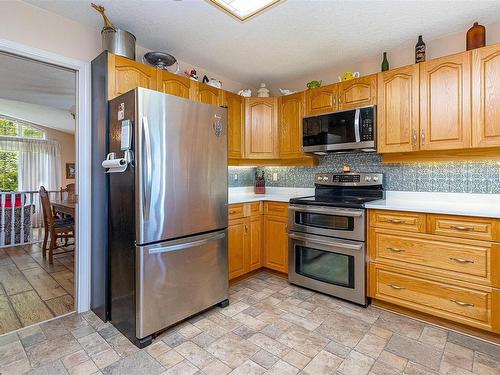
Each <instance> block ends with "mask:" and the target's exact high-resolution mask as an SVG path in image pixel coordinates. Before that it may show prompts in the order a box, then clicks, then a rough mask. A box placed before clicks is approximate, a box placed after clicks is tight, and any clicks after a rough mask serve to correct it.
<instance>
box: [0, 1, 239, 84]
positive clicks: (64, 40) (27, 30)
mask: <svg viewBox="0 0 500 375" xmlns="http://www.w3.org/2000/svg"><path fill="white" fill-rule="evenodd" d="M0 4H1V11H0V25H2V26H1V27H0V39H6V40H10V41H12V42H16V43H21V44H24V45H27V46H30V47H34V48H38V49H42V50H45V51H49V52H52V53H56V54H59V55H61V56H65V57H69V58H74V59H78V60H82V61H92V60H93V59H94V57H96V56H97V55H99V53H101V35H100V30H94V29H92V28H89V27H86V26H84V25H82V24H80V23H78V22H75V21H73V20H70V19H68V18H65V17H62V16H60V15H57V14H55V13H52V12H49V11H46V10H44V9H41V8H38V7H36V6H33V5H31V4H27V3H24V2H22V1H16V0H8V1H1V2H0ZM146 51H148V50H147V49H145V48H144V47H142V46H140V45H138V46H137V49H136V57H137V59H138V60H139V59H140V58H142V55H143V54H144V53H145V52H146ZM180 63H181V71H182V72H183V71H184V70H185V69H191V68H192V67H194V68H195V69H196V70H197V71H198V74H199V76H200V79H201V78H202V77H203V74H207V76H208V77H210V78H211V77H213V78H217V79H219V80H220V81H222V83H223V87H224V88H225V89H226V90H229V91H234V92H236V91H239V90H241V89H242V88H246V87H248V85H247V84H244V83H240V82H236V81H232V80H230V79H227V78H225V77H224V76H222V75H218V74H215V73H211V72H207V71H205V70H204V69H203V68H200V67H196V66H194V65H193V64H190V63H188V62H183V61H181V62H180ZM182 69H183V70H182ZM200 73H201V75H200Z"/></svg>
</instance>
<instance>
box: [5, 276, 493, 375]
mask: <svg viewBox="0 0 500 375" xmlns="http://www.w3.org/2000/svg"><path fill="white" fill-rule="evenodd" d="M263 292H265V293H263ZM229 295H230V297H229V299H230V302H231V304H230V305H229V306H230V307H229V308H226V309H220V308H218V307H216V308H213V309H211V310H208V311H206V312H204V313H202V314H200V315H198V316H195V317H193V318H191V319H188V320H187V321H185V322H182V323H180V324H177V325H176V326H174V327H172V328H170V329H168V330H167V331H166V332H165V333H163V334H162V335H160V336H159V337H157V338H156V339H155V340H154V342H153V344H151V345H150V346H149V347H147V348H145V349H143V350H139V349H137V348H135V347H134V348H133V349H132V347H131V344H130V342H129V341H128V340H127V339H125V337H124V336H122V335H121V333H119V332H117V331H116V330H114V329H112V326H111V325H110V324H109V323H102V322H101V321H100V320H99V318H97V317H96V316H95V315H94V314H93V313H92V312H86V313H83V314H73V315H70V316H66V317H63V318H60V319H58V320H55V321H53V322H54V323H53V322H49V323H45V324H42V325H41V326H38V327H30V328H26V329H24V330H22V331H19V332H17V333H13V334H10V335H8V336H0V373H1V374H22V373H26V372H29V371H32V372H30V373H33V374H67V373H69V374H93V373H99V372H98V371H99V370H100V371H101V372H100V373H102V374H128V375H135V374H136V375H144V374H182V375H189V374H205V375H225V374H229V373H231V374H269V375H271V374H277V375H278V374H279V375H287V374H290V375H295V374H299V373H301V374H304V375H307V374H311V375H317V374H334V373H335V374H342V375H348V374H355V375H360V374H378V375H391V374H435V375H436V374H438V373H440V374H468V375H471V374H472V375H474V374H476V375H480V374H499V373H500V346H498V345H495V344H490V343H487V342H485V341H481V340H477V339H474V338H471V337H468V336H464V335H460V334H458V333H455V332H450V331H447V330H445V329H441V328H436V327H434V326H431V325H427V324H425V323H422V322H419V321H416V320H413V319H410V318H406V317H404V316H401V315H396V314H392V313H389V312H386V311H382V310H378V309H377V308H375V307H372V306H369V307H368V308H362V307H359V306H357V305H353V304H350V303H348V302H345V301H341V300H338V299H335V298H333V297H329V296H326V295H323V294H319V293H315V292H312V291H310V290H306V289H302V288H299V287H297V286H293V285H290V284H288V282H287V280H286V279H283V278H280V277H277V276H274V275H270V274H268V273H265V272H262V273H259V274H257V275H254V276H252V277H250V278H248V279H246V280H242V281H241V282H239V283H237V284H235V285H233V286H232V287H231V288H230V291H229ZM231 306H232V308H231ZM243 308H244V309H243ZM242 309H243V310H242ZM3 338H5V340H3Z"/></svg>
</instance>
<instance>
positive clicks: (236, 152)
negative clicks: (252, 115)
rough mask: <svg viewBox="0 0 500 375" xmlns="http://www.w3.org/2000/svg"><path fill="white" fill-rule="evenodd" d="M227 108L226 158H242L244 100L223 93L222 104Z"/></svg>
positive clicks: (234, 95)
mask: <svg viewBox="0 0 500 375" xmlns="http://www.w3.org/2000/svg"><path fill="white" fill-rule="evenodd" d="M222 104H223V105H224V106H226V107H227V157H228V158H235V159H241V158H243V143H244V138H243V136H244V100H243V97H242V96H240V95H237V94H233V93H232V92H228V91H224V92H223V103H222Z"/></svg>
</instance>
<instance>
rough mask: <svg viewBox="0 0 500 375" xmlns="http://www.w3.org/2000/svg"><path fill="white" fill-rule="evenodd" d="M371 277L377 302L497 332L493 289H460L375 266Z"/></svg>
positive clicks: (372, 267)
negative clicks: (492, 308) (493, 320)
mask: <svg viewBox="0 0 500 375" xmlns="http://www.w3.org/2000/svg"><path fill="white" fill-rule="evenodd" d="M370 277H371V278H373V280H371V284H370V285H371V293H370V294H371V296H372V297H374V298H378V299H380V300H384V301H387V302H391V303H394V304H397V305H401V306H404V307H408V308H412V309H414V310H418V311H422V312H425V313H428V314H432V315H436V316H440V317H443V318H446V319H449V320H452V321H456V322H459V323H463V324H467V325H472V326H476V327H479V328H482V329H488V330H493V329H494V328H493V326H492V325H493V324H492V311H491V306H492V298H493V297H494V293H493V292H494V290H493V289H491V288H486V287H483V288H481V290H476V289H469V288H465V287H459V286H456V285H452V284H448V283H444V282H441V281H437V280H428V279H426V278H423V277H419V276H415V275H413V276H412V275H407V274H404V273H399V271H393V270H390V269H383V268H381V267H380V266H378V265H373V264H372V265H371V266H370ZM497 297H498V295H496V296H495V298H497Z"/></svg>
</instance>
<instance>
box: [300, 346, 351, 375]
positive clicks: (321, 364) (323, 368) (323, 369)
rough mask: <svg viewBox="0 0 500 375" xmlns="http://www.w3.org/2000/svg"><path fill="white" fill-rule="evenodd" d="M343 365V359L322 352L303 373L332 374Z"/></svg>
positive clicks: (314, 374)
mask: <svg viewBox="0 0 500 375" xmlns="http://www.w3.org/2000/svg"><path fill="white" fill-rule="evenodd" d="M341 363H342V358H339V357H337V356H336V355H333V354H331V353H328V352H327V351H324V350H322V351H320V352H319V353H318V354H317V355H316V356H315V357H314V358H313V359H312V360H311V362H309V364H308V365H307V366H306V367H304V370H303V372H304V374H308V375H316V374H331V373H333V372H334V371H335V370H336V369H337V368H338V367H339V365H340V364H341Z"/></svg>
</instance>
